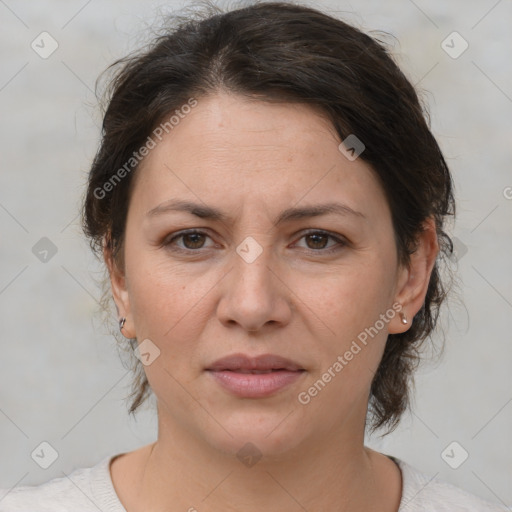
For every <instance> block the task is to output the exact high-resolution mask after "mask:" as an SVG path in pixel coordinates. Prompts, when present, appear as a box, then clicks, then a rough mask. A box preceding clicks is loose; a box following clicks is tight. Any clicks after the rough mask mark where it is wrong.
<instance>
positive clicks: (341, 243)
mask: <svg viewBox="0 0 512 512" xmlns="http://www.w3.org/2000/svg"><path fill="white" fill-rule="evenodd" d="M189 234H198V235H203V236H206V237H207V238H210V239H212V237H211V236H210V235H209V230H208V229H205V228H190V229H184V230H182V231H177V232H175V233H172V235H171V236H170V237H167V238H165V239H164V241H163V242H162V244H161V246H162V247H167V246H170V245H171V243H172V242H174V241H175V240H179V239H180V238H182V237H183V236H186V235H189ZM299 234H300V237H299V238H298V239H297V241H300V240H302V239H303V238H304V237H306V236H308V235H314V234H319V235H323V236H326V237H328V238H330V239H332V240H334V241H335V242H336V244H335V245H334V246H333V247H330V248H327V249H308V248H304V249H303V250H304V251H306V252H308V253H309V254H318V255H321V254H330V253H333V252H335V251H338V250H341V249H342V248H343V247H345V246H347V245H349V242H348V240H347V239H346V238H345V237H343V236H342V235H340V234H337V233H336V234H334V233H331V232H330V231H327V230H325V229H320V228H309V229H306V230H302V231H300V232H299V233H297V234H296V235H295V236H297V235H299ZM295 243H296V242H295ZM206 249H211V247H206V248H205V247H199V248H198V249H187V248H182V247H176V248H175V249H172V250H175V251H178V252H186V253H188V254H193V253H200V252H201V251H204V250H206Z"/></svg>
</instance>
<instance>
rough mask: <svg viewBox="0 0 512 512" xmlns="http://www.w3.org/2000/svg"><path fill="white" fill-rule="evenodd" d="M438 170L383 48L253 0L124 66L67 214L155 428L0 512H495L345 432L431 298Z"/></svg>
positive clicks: (375, 402) (397, 380)
mask: <svg viewBox="0 0 512 512" xmlns="http://www.w3.org/2000/svg"><path fill="white" fill-rule="evenodd" d="M454 210H455V208H454V199H453V192H452V180H451V176H450V172H449V170H448V168H447V165H446V163H445V160H444V158H443V155H442V154H441V151H440V149H439V146H438V144H437V143H436V141H435V139H434V137H433V136H432V134H431V132H430V130H429V128H428V125H427V123H426V121H425V118H424V116H423V113H422V108H421V106H420V103H419V101H418V98H417V95H416V93H415V91H414V88H413V87H412V86H411V84H410V83H409V82H408V81H407V79H406V78H405V77H404V75H403V74H402V73H401V71H400V70H399V69H398V67H397V66H396V64H395V63H394V62H393V60H392V59H391V57H390V56H389V55H388V53H387V52H386V50H385V49H384V48H383V46H382V45H381V44H380V43H378V42H377V41H375V40H373V39H372V38H370V37H369V36H367V35H365V34H363V33H362V32H360V31H359V30H357V29H355V28H353V27H351V26H349V25H347V24H345V23H343V22H342V21H339V20H336V19H334V18H331V17H329V16H327V15H324V14H322V13H320V12H318V11H316V10H313V9H309V8H305V7H299V6H295V5H288V4H283V3H268V4H261V5H254V6H252V7H248V8H245V9H239V10H235V11H231V12H228V13H225V14H216V15H209V16H207V17H206V18H204V19H202V20H196V21H192V20H191V21H189V22H186V23H184V24H182V25H181V26H179V27H178V28H177V29H176V30H173V31H169V32H168V33H167V34H166V35H164V36H162V37H161V38H159V39H157V40H156V41H155V42H154V44H153V45H152V46H151V48H149V49H148V50H146V51H144V52H142V53H141V54H139V55H136V56H132V57H130V58H128V59H126V60H125V61H124V65H123V67H122V69H121V70H120V71H119V72H118V73H117V75H116V76H115V78H114V80H113V82H112V91H111V98H110V101H109V104H108V108H107V110H106V113H105V117H104V123H103V139H102V142H101V147H100V148H99V151H98V153H97V155H96V158H95V160H94V162H93V165H92V169H91V171H90V176H89V183H88V189H87V194H86V197H85V202H84V228H85V233H86V235H87V236H88V237H89V238H90V240H91V245H92V247H93V248H94V249H95V250H96V251H97V252H98V254H101V255H102V257H103V258H104V261H105V264H106V267H107V269H108V274H109V284H110V287H111V292H112V297H113V300H114V302H115V305H116V307H117V310H118V313H119V328H120V331H121V333H122V334H123V336H124V337H125V338H127V339H128V340H130V341H131V342H132V344H133V348H134V353H135V355H136V356H137V361H138V366H137V372H138V373H137V375H136V378H135V380H134V395H133V397H134V400H133V403H132V405H131V408H130V412H134V411H135V410H136V409H137V408H138V407H139V406H140V405H141V404H142V403H143V402H144V400H145V399H146V398H147V396H148V394H149V392H150V391H152V392H153V393H154V394H155V396H156V399H157V408H158V425H159V428H158V438H157V440H156V441H155V442H154V443H152V444H150V445H148V446H143V447H141V448H140V449H138V450H135V451H133V452H129V453H123V454H115V455H113V456H111V457H108V458H106V459H104V460H103V461H101V462H100V463H98V464H97V465H96V466H95V467H93V468H82V469H78V470H76V471H75V472H74V473H73V474H71V475H70V476H69V478H61V479H55V480H52V481H50V482H48V483H46V484H43V485H42V486H38V487H20V488H17V489H14V490H13V491H11V492H10V493H8V494H7V496H5V498H4V499H3V500H2V501H1V502H0V510H2V511H3V510H5V511H11V510H12V511H14V510H36V509H37V510H52V511H56V510H80V511H82V510H83V511H86V510H87V511H88V510H98V509H99V510H103V511H107V510H108V511H116V512H120V511H127V512H138V511H143V510H144V511H149V510H151V511H157V510H158V511H159V510H167V511H175V510H176V511H178V510H188V511H195V510H198V511H203V510H204V511H206V510H210V511H220V510H223V511H231V510H233V511H234V510H244V511H247V512H250V511H253V510H254V511H256V510H258V511H260V510H269V511H272V510H308V511H316V510H333V511H334V510H336V511H351V512H359V511H361V512H362V511H365V512H367V511H370V510H378V511H380V512H397V511H399V512H403V511H406V510H411V511H412V510H415V511H436V512H439V511H443V510H446V511H448V510H449V511H455V510H457V511H462V510H464V511H477V510H478V511H483V510H489V511H493V510H496V511H497V510H505V509H504V508H502V507H500V506H498V505H494V504H491V503H486V502H484V501H483V500H481V499H479V498H478V497H476V496H473V495H471V494H468V493H467V492H465V491H463V490H462V489H458V488H456V487H454V486H451V485H449V484H446V483H443V482H440V481H437V480H433V481H431V480H430V479H429V478H428V477H426V476H425V475H423V474H422V473H421V472H419V471H418V470H416V469H415V468H413V467H411V466H409V465H408V464H407V463H405V462H404V461H402V460H398V459H396V458H393V457H391V456H387V455H384V454H381V453H378V452H376V451H374V450H371V449H369V448H367V447H365V446H364V432H365V427H371V428H372V429H374V430H375V429H377V428H383V427H384V428H385V427H387V428H388V430H389V431H390V430H392V429H393V428H394V427H395V426H396V425H397V423H398V421H399V419H400V416H401V414H402V413H403V412H404V410H405V409H406V407H407V405H408V397H409V386H410V383H411V378H412V371H413V369H414V367H415V365H416V363H417V359H418V355H417V350H418V348H419V346H420V345H421V343H422V342H423V341H424V340H425V339H426V338H427V337H428V335H429V334H430V333H431V332H432V330H433V328H434V327H435V324H436V321H437V318H438V312H439V306H440V305H441V303H442V302H443V300H444V298H445V295H446V286H445V285H444V284H443V283H442V281H441V279H440V264H441V263H442V257H443V256H445V255H449V253H450V252H451V249H452V244H451V240H450V238H449V237H448V235H447V234H446V233H445V231H444V229H443V226H444V223H445V220H446V218H447V217H448V216H450V215H453V214H454Z"/></svg>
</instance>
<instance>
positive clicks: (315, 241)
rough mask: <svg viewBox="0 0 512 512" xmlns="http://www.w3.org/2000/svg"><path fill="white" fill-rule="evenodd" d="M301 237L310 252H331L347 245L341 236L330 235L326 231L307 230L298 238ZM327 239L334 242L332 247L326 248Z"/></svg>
mask: <svg viewBox="0 0 512 512" xmlns="http://www.w3.org/2000/svg"><path fill="white" fill-rule="evenodd" d="M302 239H304V240H306V245H307V249H309V250H310V251H312V252H323V253H331V252H334V251H337V250H339V249H341V248H342V247H343V246H345V245H347V244H346V242H345V241H343V240H342V239H341V238H339V237H336V236H334V235H331V234H330V233H328V232H327V231H309V232H308V233H306V234H304V235H303V236H302V237H301V238H300V240H302ZM329 239H331V240H334V241H335V242H336V243H335V244H334V247H333V246H331V247H329V248H327V244H328V241H329Z"/></svg>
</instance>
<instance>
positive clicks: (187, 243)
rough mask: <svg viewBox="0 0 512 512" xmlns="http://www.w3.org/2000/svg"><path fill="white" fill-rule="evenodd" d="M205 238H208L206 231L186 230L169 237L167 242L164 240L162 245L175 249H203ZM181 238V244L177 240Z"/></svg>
mask: <svg viewBox="0 0 512 512" xmlns="http://www.w3.org/2000/svg"><path fill="white" fill-rule="evenodd" d="M207 238H210V237H209V236H208V235H207V234H206V233H203V232H201V231H187V232H181V233H178V234H177V235H175V236H173V237H172V238H170V239H169V240H168V241H167V242H164V244H163V245H164V246H165V247H168V248H169V249H175V250H177V251H180V250H181V251H195V250H197V249H203V248H204V244H205V241H206V239H207ZM180 240H181V244H179V243H177V241H180Z"/></svg>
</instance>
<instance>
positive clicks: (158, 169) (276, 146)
mask: <svg viewBox="0 0 512 512" xmlns="http://www.w3.org/2000/svg"><path fill="white" fill-rule="evenodd" d="M339 144H340V140H339V138H338V135H337V134H336V132H335V130H334V128H333V126H332V124H331V123H330V121H329V120H328V119H327V118H326V117H325V116H323V115H322V114H321V113H320V112H319V111H318V110H315V109H313V108H311V107H309V106H307V105H302V104H289V103H269V102H264V101H254V100H248V99H246V98H243V97H240V96H237V95H231V94H217V95H212V96H208V97H204V98H200V99H198V103H197V105H196V106H195V107H194V108H192V109H191V110H190V111H189V113H188V114H186V115H183V116H182V117H181V118H180V120H179V122H178V123H177V124H175V125H174V126H173V128H172V130H169V133H167V134H164V136H163V138H162V140H161V141H160V142H158V144H157V145H156V147H155V148H154V149H152V150H151V151H150V153H149V154H148V156H147V157H146V158H145V159H144V161H143V162H142V165H141V166H140V168H139V169H138V170H137V174H138V175H139V176H138V177H137V182H138V183H137V186H136V187H135V192H136V193H135V194H134V195H136V196H137V201H138V202H139V203H141V202H142V203H143V208H144V210H145V212H147V211H149V209H151V208H153V207H155V206H156V205H158V204H159V203H160V202H163V201H165V200H167V199H169V198H170V197H171V196H172V197H180V196H181V197H183V196H186V197H187V198H190V199H194V200H196V202H197V200H198V199H199V200H201V201H203V202H205V203H208V204H212V203H213V204H215V205H216V206H220V205H222V204H224V205H225V206H226V207H227V206H232V207H240V206H241V205H240V202H241V201H243V202H245V203H250V204H252V205H254V206H264V207H265V208H266V210H268V209H269V208H271V207H272V205H276V206H277V205H279V207H281V206H282V207H289V206H291V205H292V204H295V203H297V202H298V201H303V202H306V203H313V202H318V201H320V200H322V201H324V202H325V201H326V200H331V201H334V200H343V202H344V203H346V204H347V205H348V206H349V207H352V208H353V209H357V210H361V209H362V208H364V209H365V212H366V213H368V215H369V217H371V216H372V214H373V215H374V216H376V217H378V216H379V215H382V213H383V210H385V209H387V204H386V203H385V200H384V195H383V192H382V190H381V188H380V185H379V184H378V181H377V179H376V177H375V175H374V171H373V170H372V169H371V168H370V166H369V165H367V164H366V163H365V162H364V161H363V160H362V159H360V158H358V159H356V160H354V161H349V160H348V159H347V158H346V157H345V156H344V155H343V154H342V153H341V152H340V151H339V149H338V146H339ZM213 204H212V205H213ZM235 209H236V208H235Z"/></svg>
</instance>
